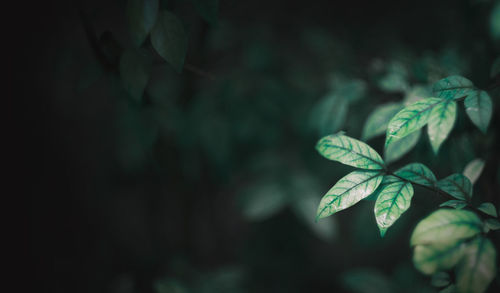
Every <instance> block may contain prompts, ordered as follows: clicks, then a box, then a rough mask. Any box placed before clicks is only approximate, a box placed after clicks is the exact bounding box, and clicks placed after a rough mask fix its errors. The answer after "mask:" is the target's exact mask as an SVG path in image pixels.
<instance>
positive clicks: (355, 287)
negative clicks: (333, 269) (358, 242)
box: [340, 268, 394, 293]
mask: <svg viewBox="0 0 500 293" xmlns="http://www.w3.org/2000/svg"><path fill="white" fill-rule="evenodd" d="M340 278H341V282H342V287H343V288H344V289H345V290H347V292H353V293H387V292H394V288H393V285H392V283H391V280H390V279H389V278H388V277H387V276H386V275H384V274H383V273H382V272H380V271H378V270H375V269H371V268H357V269H353V270H350V271H347V272H345V273H343V274H341V275H340Z"/></svg>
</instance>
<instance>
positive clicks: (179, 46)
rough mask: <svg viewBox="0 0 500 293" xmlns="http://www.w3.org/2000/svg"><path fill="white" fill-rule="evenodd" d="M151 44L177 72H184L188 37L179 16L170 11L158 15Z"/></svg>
mask: <svg viewBox="0 0 500 293" xmlns="http://www.w3.org/2000/svg"><path fill="white" fill-rule="evenodd" d="M151 43H152V45H153V48H155V50H156V52H158V54H160V56H161V57H162V58H163V59H165V61H167V62H168V63H170V65H172V66H173V67H174V69H175V70H176V71H177V72H181V71H182V67H183V66H184V58H185V56H186V49H187V35H186V33H185V32H184V27H183V25H182V23H181V21H180V20H179V19H178V18H177V16H175V15H174V14H172V13H170V12H168V11H162V12H160V13H159V14H158V20H157V21H156V24H155V26H154V27H153V30H152V31H151Z"/></svg>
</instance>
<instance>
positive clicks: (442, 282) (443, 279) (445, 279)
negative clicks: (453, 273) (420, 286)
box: [431, 272, 451, 287]
mask: <svg viewBox="0 0 500 293" xmlns="http://www.w3.org/2000/svg"><path fill="white" fill-rule="evenodd" d="M450 282H451V280H450V274H448V273H446V272H437V273H435V274H434V275H432V279H431V284H432V286H434V287H444V286H448V285H449V284H450Z"/></svg>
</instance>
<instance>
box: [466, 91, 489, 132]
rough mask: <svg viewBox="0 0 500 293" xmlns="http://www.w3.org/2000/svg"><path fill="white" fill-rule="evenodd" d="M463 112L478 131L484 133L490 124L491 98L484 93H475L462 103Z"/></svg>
mask: <svg viewBox="0 0 500 293" xmlns="http://www.w3.org/2000/svg"><path fill="white" fill-rule="evenodd" d="M464 105H465V112H466V113H467V115H468V116H469V118H470V120H471V121H472V123H474V125H476V126H477V127H478V128H479V130H481V131H482V132H483V133H486V130H487V129H488V125H489V124H490V120H491V114H492V109H493V105H492V103H491V98H490V96H489V95H488V93H487V92H485V91H476V92H474V93H473V94H470V95H469V96H468V97H467V98H466V99H465V101H464Z"/></svg>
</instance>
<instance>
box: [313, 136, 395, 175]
mask: <svg viewBox="0 0 500 293" xmlns="http://www.w3.org/2000/svg"><path fill="white" fill-rule="evenodd" d="M316 150H318V152H319V153H320V154H321V155H322V156H324V157H325V158H327V159H329V160H333V161H337V162H340V163H343V164H346V165H349V166H353V167H356V168H361V169H371V170H377V169H383V168H384V167H385V165H384V161H383V160H382V158H381V157H380V155H379V154H378V153H377V152H376V151H375V150H374V149H372V148H371V147H370V146H369V145H367V144H365V143H364V142H362V141H359V140H357V139H354V138H351V137H348V136H345V135H342V134H332V135H328V136H325V137H323V138H322V139H320V140H319V141H318V143H317V145H316Z"/></svg>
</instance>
